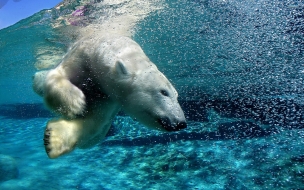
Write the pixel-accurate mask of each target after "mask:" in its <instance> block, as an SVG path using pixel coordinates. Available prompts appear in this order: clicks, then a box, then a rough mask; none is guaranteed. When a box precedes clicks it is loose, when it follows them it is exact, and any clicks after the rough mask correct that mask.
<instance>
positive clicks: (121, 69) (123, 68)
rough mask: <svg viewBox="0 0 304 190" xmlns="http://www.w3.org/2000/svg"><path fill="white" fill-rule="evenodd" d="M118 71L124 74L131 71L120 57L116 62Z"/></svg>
mask: <svg viewBox="0 0 304 190" xmlns="http://www.w3.org/2000/svg"><path fill="white" fill-rule="evenodd" d="M116 71H118V72H119V73H121V74H123V75H129V74H130V73H129V71H128V69H127V68H126V66H125V64H124V62H123V61H122V60H121V59H119V60H118V61H117V62H116Z"/></svg>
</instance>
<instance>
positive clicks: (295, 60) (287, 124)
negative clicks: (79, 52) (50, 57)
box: [0, 0, 304, 189]
mask: <svg viewBox="0 0 304 190" xmlns="http://www.w3.org/2000/svg"><path fill="white" fill-rule="evenodd" d="M167 3H168V7H167V8H166V10H165V11H159V12H155V13H153V14H151V15H150V16H149V17H147V18H146V19H145V20H144V21H142V22H141V23H139V24H138V26H137V27H138V28H137V32H136V34H135V36H134V39H135V40H136V41H137V42H138V43H139V44H140V45H141V46H142V47H143V49H144V51H145V52H146V53H147V55H148V56H149V57H150V58H151V60H152V61H153V62H154V63H156V65H157V66H158V67H159V69H160V70H161V71H162V72H164V73H165V75H166V76H167V77H168V78H169V79H170V81H171V82H172V83H173V84H174V85H175V87H176V88H177V90H178V92H179V100H180V102H181V104H182V107H183V108H184V111H185V114H186V116H187V119H188V124H189V126H188V128H187V129H186V130H184V131H180V132H175V133H161V132H157V131H150V130H148V129H146V128H145V127H144V126H142V125H140V124H138V123H137V122H136V121H133V120H132V119H130V118H129V117H127V116H125V115H123V114H122V115H120V116H117V118H116V119H115V121H114V122H113V127H112V129H111V133H110V134H109V136H108V137H107V138H106V139H105V141H103V142H100V143H99V144H98V145H96V146H95V147H93V148H91V149H87V150H80V149H77V150H75V151H74V152H73V153H71V154H69V155H66V156H63V157H61V158H58V159H55V160H50V159H48V158H47V156H46V154H45V152H44V146H43V141H42V139H43V131H44V127H45V125H46V122H47V121H48V120H49V119H51V118H52V117H54V115H53V114H52V113H50V112H49V111H48V110H46V109H45V107H44V105H43V102H42V100H41V98H40V97H38V95H36V94H35V93H34V92H33V91H32V83H31V79H32V75H33V74H34V73H35V72H36V70H37V69H36V68H35V66H34V65H35V62H36V60H37V56H38V55H37V48H38V47H42V46H43V47H50V48H52V47H56V48H58V49H60V50H62V51H63V52H64V51H66V50H67V48H68V45H69V42H71V41H72V40H71V39H66V38H65V37H63V36H62V35H61V34H60V33H58V31H56V30H55V29H54V28H53V27H52V25H51V23H54V22H55V20H56V19H57V18H58V16H59V15H58V14H66V13H58V12H56V11H55V10H53V11H51V12H49V11H41V12H40V13H37V14H35V15H33V16H32V17H29V18H27V19H25V20H22V21H21V22H19V23H17V24H15V25H14V26H11V27H9V28H6V29H3V30H0V57H1V59H0V67H1V68H0V70H1V75H0V89H1V90H0V145H1V146H0V154H1V155H7V156H10V157H11V158H12V159H14V160H15V165H16V167H17V169H18V176H17V177H14V178H12V179H10V180H5V181H0V189H172V188H175V189H303V188H304V164H303V163H304V154H303V151H304V148H303V147H304V146H303V143H304V141H303V135H304V131H303V129H302V128H303V123H304V122H303V121H304V119H303V110H304V109H303V101H302V100H303V95H304V94H303V73H304V68H303V63H304V60H303V51H304V24H303V22H304V16H303V10H304V8H303V7H304V5H303V2H302V1H296V0H293V1H288V2H285V1H279V0H277V1H262V0H261V1H258V0H257V1H244V2H243V1H208V0H205V1H197V0H196V1H178V2H173V1H168V2H167ZM69 9H71V10H74V9H73V6H72V5H71V7H69ZM67 11H69V10H67ZM50 53H51V52H50ZM0 164H3V163H0ZM0 166H1V165H0ZM0 169H2V168H1V167H0ZM0 174H1V175H5V174H3V173H1V171H0ZM0 179H2V178H1V176H0Z"/></svg>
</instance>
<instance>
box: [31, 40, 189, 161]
mask: <svg viewBox="0 0 304 190" xmlns="http://www.w3.org/2000/svg"><path fill="white" fill-rule="evenodd" d="M45 74H46V75H45ZM41 76H45V78H44V77H41ZM34 89H35V91H36V92H38V94H40V95H43V97H44V101H45V103H46V105H47V106H48V107H49V108H50V109H52V110H53V111H55V112H57V113H59V114H60V115H62V118H60V119H58V120H52V121H50V122H49V123H48V125H47V128H46V131H45V145H46V146H45V147H46V150H47V152H48V155H49V157H50V158H56V157H58V156H60V155H62V154H64V153H67V152H70V151H72V150H73V149H74V148H75V147H76V146H78V147H87V146H90V145H93V144H95V143H96V142H97V141H98V140H99V139H100V138H103V137H104V136H105V135H106V133H107V132H108V129H109V127H110V124H111V122H112V119H113V118H114V116H115V115H116V114H117V112H118V111H119V109H120V108H122V109H123V110H124V111H125V112H126V113H129V114H130V115H131V116H132V117H133V118H136V119H137V120H139V121H140V122H142V123H143V124H145V125H146V126H148V127H151V128H154V129H160V130H164V128H163V125H162V124H160V123H159V122H158V121H159V120H160V119H163V118H166V121H167V122H170V124H172V125H175V126H177V125H178V124H179V123H180V122H185V117H184V114H183V111H182V109H181V108H180V105H179V103H178V101H177V92H176V90H175V89H174V87H173V86H172V85H171V83H170V82H169V81H168V80H167V78H166V77H165V76H164V75H163V74H162V73H161V72H160V71H159V70H158V69H157V67H156V66H155V65H154V64H153V63H152V62H151V61H150V60H149V59H148V57H147V56H146V55H145V53H144V52H143V51H142V49H141V48H140V46H139V45H138V44H137V43H136V42H134V41H133V40H132V39H130V38H128V37H122V36H110V35H109V36H103V37H102V38H98V37H94V38H85V39H82V40H80V41H79V42H77V43H76V44H75V45H74V46H73V47H72V48H71V49H70V50H69V52H68V54H67V55H66V56H65V57H64V59H63V60H62V62H61V63H60V64H59V65H58V66H57V67H56V68H55V69H52V70H50V71H47V73H36V74H35V77H34ZM164 94H165V95H164Z"/></svg>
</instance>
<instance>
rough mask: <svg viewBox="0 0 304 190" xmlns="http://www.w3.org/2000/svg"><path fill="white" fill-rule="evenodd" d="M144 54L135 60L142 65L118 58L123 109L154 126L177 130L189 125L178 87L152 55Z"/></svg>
mask: <svg viewBox="0 0 304 190" xmlns="http://www.w3.org/2000/svg"><path fill="white" fill-rule="evenodd" d="M143 58H144V59H141V60H136V61H137V62H138V61H139V62H141V63H140V65H138V64H134V62H133V64H130V62H132V60H131V59H129V60H127V61H123V60H118V61H117V62H116V69H115V70H116V74H117V76H116V77H115V78H116V80H117V79H118V80H119V81H120V84H118V85H119V86H120V87H119V88H118V89H119V91H116V92H115V94H116V96H117V97H118V96H120V97H119V98H118V101H120V102H121V105H122V108H123V110H124V111H125V112H126V113H128V114H130V116H131V117H133V118H135V119H136V120H138V121H140V122H141V123H142V124H144V125H146V126H148V127H151V128H154V129H159V130H165V131H178V130H181V129H184V128H186V126H187V125H186V119H185V116H184V113H183V110H182V109H181V107H180V105H179V103H178V100H177V96H178V94H177V91H176V90H175V88H174V87H173V86H172V84H171V83H170V82H169V80H168V79H167V78H166V77H165V76H164V75H163V74H162V73H161V72H160V71H159V70H158V69H157V67H156V66H155V65H154V64H153V63H152V62H151V61H150V60H149V59H147V58H145V57H143ZM133 61H134V60H133ZM134 67H138V68H137V69H134ZM122 87H123V88H122Z"/></svg>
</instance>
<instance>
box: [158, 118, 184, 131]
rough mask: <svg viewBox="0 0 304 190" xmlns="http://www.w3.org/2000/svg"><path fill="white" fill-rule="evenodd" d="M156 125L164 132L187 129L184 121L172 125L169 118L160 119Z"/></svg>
mask: <svg viewBox="0 0 304 190" xmlns="http://www.w3.org/2000/svg"><path fill="white" fill-rule="evenodd" d="M158 123H159V124H160V125H161V126H162V127H163V128H164V129H165V130H166V131H179V130H181V129H185V128H186V127H187V123H186V122H185V121H181V122H178V123H177V124H172V123H171V122H170V120H169V118H161V119H159V120H158Z"/></svg>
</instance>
